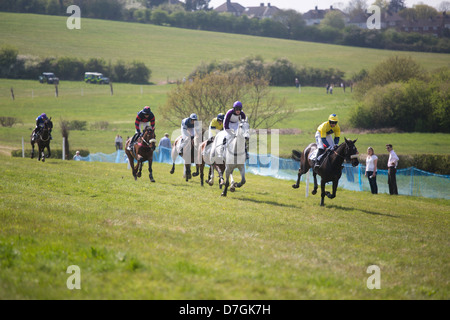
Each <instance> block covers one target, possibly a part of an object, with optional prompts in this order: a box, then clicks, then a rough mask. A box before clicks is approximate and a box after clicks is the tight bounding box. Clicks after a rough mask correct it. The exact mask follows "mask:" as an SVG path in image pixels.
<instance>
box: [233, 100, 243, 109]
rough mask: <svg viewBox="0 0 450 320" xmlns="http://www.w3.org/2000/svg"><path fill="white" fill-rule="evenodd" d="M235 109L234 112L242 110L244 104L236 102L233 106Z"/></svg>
mask: <svg viewBox="0 0 450 320" xmlns="http://www.w3.org/2000/svg"><path fill="white" fill-rule="evenodd" d="M233 109H234V110H242V102H240V101H236V102H235V103H234V104H233Z"/></svg>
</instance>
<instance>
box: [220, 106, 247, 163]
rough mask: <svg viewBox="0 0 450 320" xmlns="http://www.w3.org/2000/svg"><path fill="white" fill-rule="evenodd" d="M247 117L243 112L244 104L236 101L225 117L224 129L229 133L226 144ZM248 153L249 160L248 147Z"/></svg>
mask: <svg viewBox="0 0 450 320" xmlns="http://www.w3.org/2000/svg"><path fill="white" fill-rule="evenodd" d="M246 119H247V117H246V116H245V113H244V111H242V103H241V102H240V101H236V102H235V103H234V104H233V108H232V109H230V110H228V112H227V113H226V115H225V119H224V121H223V128H224V129H225V131H226V132H227V135H226V137H225V141H224V144H226V143H227V141H231V139H232V138H233V137H234V135H235V133H236V132H237V130H238V128H239V123H240V122H241V121H242V120H246ZM245 153H246V159H248V150H247V146H246V148H245Z"/></svg>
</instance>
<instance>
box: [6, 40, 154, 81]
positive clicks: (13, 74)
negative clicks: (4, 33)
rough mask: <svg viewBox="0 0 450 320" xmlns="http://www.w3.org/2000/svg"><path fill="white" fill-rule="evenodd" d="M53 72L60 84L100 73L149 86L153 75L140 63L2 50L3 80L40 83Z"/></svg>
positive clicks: (13, 49) (114, 78)
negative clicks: (41, 78)
mask: <svg viewBox="0 0 450 320" xmlns="http://www.w3.org/2000/svg"><path fill="white" fill-rule="evenodd" d="M49 71H51V72H53V73H55V74H56V76H57V77H58V78H59V79H60V80H75V81H77V80H83V79H84V73H85V72H100V73H103V75H104V76H107V77H109V78H110V80H112V81H114V82H128V83H140V84H146V83H148V82H149V80H150V77H151V74H152V72H151V70H150V69H149V68H148V67H147V66H146V65H145V64H144V63H143V62H140V61H137V60H134V61H131V62H125V61H122V60H118V61H116V62H115V63H111V62H107V61H105V60H104V59H102V58H90V59H87V60H84V59H79V58H71V57H60V58H55V57H45V58H41V57H36V56H30V55H19V51H18V50H17V49H16V48H14V47H11V46H5V47H3V48H2V49H1V50H0V78H10V79H38V77H39V76H40V75H41V74H42V73H43V72H49Z"/></svg>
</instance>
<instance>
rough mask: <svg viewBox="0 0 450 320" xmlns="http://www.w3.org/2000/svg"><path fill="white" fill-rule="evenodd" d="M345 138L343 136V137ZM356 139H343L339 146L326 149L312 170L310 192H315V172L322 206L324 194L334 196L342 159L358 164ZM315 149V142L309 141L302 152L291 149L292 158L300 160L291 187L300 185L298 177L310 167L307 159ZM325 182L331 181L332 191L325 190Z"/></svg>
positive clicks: (353, 164) (329, 196) (309, 161)
mask: <svg viewBox="0 0 450 320" xmlns="http://www.w3.org/2000/svg"><path fill="white" fill-rule="evenodd" d="M344 139H345V138H344ZM355 142H356V140H354V141H352V140H347V139H345V143H342V144H341V145H340V146H338V147H337V148H335V149H334V150H328V151H327V152H326V153H325V154H324V155H323V161H322V164H321V165H320V167H319V169H318V170H317V173H316V172H314V171H313V177H314V190H313V191H312V194H313V195H314V194H316V193H317V188H318V186H317V177H316V176H317V174H318V175H319V176H320V178H321V179H320V189H321V200H320V205H321V206H323V205H324V204H325V203H324V199H325V196H327V197H328V198H330V199H333V198H335V197H336V189H337V187H338V182H339V179H340V178H341V175H342V168H343V166H342V164H343V163H344V160H346V161H347V162H350V163H351V164H352V166H354V167H356V166H357V165H358V164H359V161H358V154H359V153H358V150H357V149H356V147H355ZM316 149H317V145H316V144H315V143H311V144H310V145H309V146H307V147H306V149H305V150H303V152H301V153H300V152H299V151H296V150H292V158H294V159H295V160H297V161H300V169H299V170H298V178H297V183H296V184H294V185H292V188H295V189H297V188H298V187H299V185H300V177H301V176H302V174H305V173H307V172H308V170H309V168H311V167H312V161H311V160H310V159H309V155H310V154H311V153H312V152H313V151H315V150H316ZM327 182H333V193H330V192H328V191H325V184H326V183H327Z"/></svg>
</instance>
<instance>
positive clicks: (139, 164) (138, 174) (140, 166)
mask: <svg viewBox="0 0 450 320" xmlns="http://www.w3.org/2000/svg"><path fill="white" fill-rule="evenodd" d="M141 176H142V160H138V163H137V177H138V178H140V177H141Z"/></svg>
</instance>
